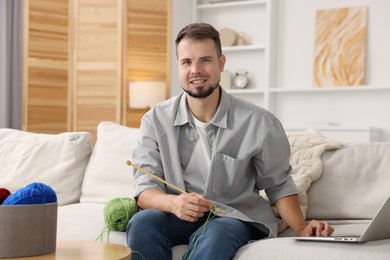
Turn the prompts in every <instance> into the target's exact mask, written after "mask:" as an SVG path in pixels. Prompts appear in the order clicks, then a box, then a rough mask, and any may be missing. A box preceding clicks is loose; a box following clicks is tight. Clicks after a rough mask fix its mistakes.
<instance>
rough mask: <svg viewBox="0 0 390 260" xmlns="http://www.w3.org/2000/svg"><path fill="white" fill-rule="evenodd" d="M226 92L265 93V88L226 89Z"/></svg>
mask: <svg viewBox="0 0 390 260" xmlns="http://www.w3.org/2000/svg"><path fill="white" fill-rule="evenodd" d="M226 92H228V93H230V94H263V93H264V90H260V89H253V88H247V89H226Z"/></svg>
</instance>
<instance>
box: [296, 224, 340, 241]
mask: <svg viewBox="0 0 390 260" xmlns="http://www.w3.org/2000/svg"><path fill="white" fill-rule="evenodd" d="M333 231H334V229H333V228H332V227H331V226H330V225H329V223H328V222H326V221H317V220H312V221H310V222H309V224H307V226H306V227H305V228H304V229H303V230H301V231H299V232H297V235H298V236H303V237H310V236H317V237H319V236H324V237H327V236H330V235H331V234H332V233H333Z"/></svg>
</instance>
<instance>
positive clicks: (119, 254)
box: [15, 240, 131, 260]
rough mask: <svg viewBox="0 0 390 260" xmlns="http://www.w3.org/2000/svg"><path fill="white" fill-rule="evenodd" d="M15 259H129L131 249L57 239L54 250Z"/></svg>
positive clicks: (91, 242) (114, 245)
mask: <svg viewBox="0 0 390 260" xmlns="http://www.w3.org/2000/svg"><path fill="white" fill-rule="evenodd" d="M15 259H18V260H19V259H20V260H22V259H39V260H54V259H55V260H75V259H77V260H84V259H85V260H88V259H91V260H92V259H93V260H99V259H101V260H106V259H107V260H114V259H118V260H122V259H123V260H130V259H131V249H130V248H128V247H126V246H122V245H118V244H109V243H103V242H94V241H76V240H69V241H67V240H60V241H57V247H56V251H55V252H53V253H50V254H46V255H37V256H31V257H18V258H15Z"/></svg>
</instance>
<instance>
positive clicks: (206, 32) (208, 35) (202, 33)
mask: <svg viewBox="0 0 390 260" xmlns="http://www.w3.org/2000/svg"><path fill="white" fill-rule="evenodd" d="M184 38H189V39H192V40H195V41H198V40H206V39H211V40H213V42H214V45H215V49H216V51H217V55H218V57H220V56H221V55H222V47H221V39H220V38H219V32H218V31H217V30H216V29H215V28H214V27H213V26H212V25H210V24H207V23H192V24H189V25H187V26H186V27H184V28H183V29H181V31H180V32H179V33H178V34H177V37H176V40H175V44H176V57H177V56H178V53H177V46H178V45H179V43H180V41H181V40H183V39H184Z"/></svg>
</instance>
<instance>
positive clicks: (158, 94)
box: [129, 81, 166, 108]
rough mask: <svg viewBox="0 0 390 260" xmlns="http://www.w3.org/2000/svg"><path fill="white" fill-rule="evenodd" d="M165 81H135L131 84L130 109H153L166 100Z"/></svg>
mask: <svg viewBox="0 0 390 260" xmlns="http://www.w3.org/2000/svg"><path fill="white" fill-rule="evenodd" d="M165 92H166V91H165V82H164V81H133V82H129V107H130V108H151V107H152V106H153V105H155V104H157V103H159V102H161V101H163V100H165Z"/></svg>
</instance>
